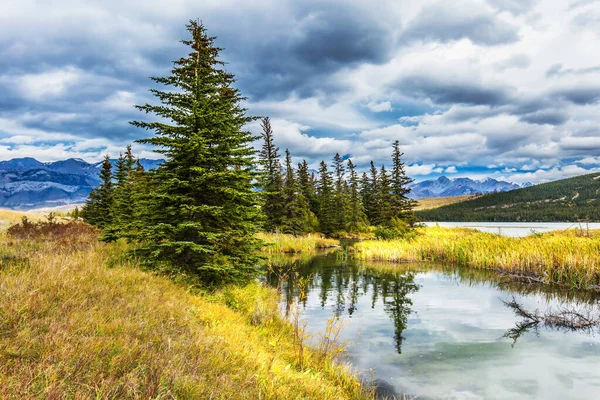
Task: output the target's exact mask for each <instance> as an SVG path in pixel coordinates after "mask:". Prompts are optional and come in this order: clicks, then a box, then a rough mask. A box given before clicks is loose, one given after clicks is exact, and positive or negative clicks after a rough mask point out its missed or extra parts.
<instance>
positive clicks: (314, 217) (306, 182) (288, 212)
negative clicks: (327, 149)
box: [259, 117, 415, 235]
mask: <svg viewBox="0 0 600 400" xmlns="http://www.w3.org/2000/svg"><path fill="white" fill-rule="evenodd" d="M261 126H262V132H261V135H262V138H263V146H262V149H261V151H260V153H259V158H260V166H261V171H262V175H261V178H260V184H259V186H260V189H261V195H262V198H263V210H264V213H265V216H266V225H265V229H266V230H268V231H281V232H284V233H291V234H304V233H308V232H315V231H320V232H322V233H325V234H328V235H331V234H336V233H337V234H340V233H345V232H349V233H360V232H364V231H367V230H369V227H370V226H372V225H374V226H380V227H390V228H391V227H393V226H394V225H397V224H398V221H404V222H405V223H406V224H409V225H410V224H412V223H413V222H414V216H413V212H412V209H413V208H414V206H415V202H414V201H413V200H411V199H409V198H408V197H407V194H408V193H409V192H410V188H409V186H408V185H409V184H410V183H411V182H412V180H411V179H410V178H409V177H408V176H407V175H406V169H405V164H404V163H403V162H402V156H403V153H402V152H401V151H400V143H399V142H398V141H397V140H396V141H395V142H394V143H393V145H392V169H391V171H390V172H388V170H387V169H386V168H385V165H382V166H381V168H380V169H378V168H377V167H376V166H375V164H374V163H373V161H371V168H370V174H367V173H366V172H364V173H363V174H362V176H361V177H359V174H358V172H357V171H356V165H355V164H354V163H353V162H352V160H351V159H348V160H344V158H343V157H342V156H341V155H340V154H339V153H337V154H336V155H335V156H334V157H333V162H332V164H331V169H332V171H330V170H329V168H328V165H327V163H326V162H325V161H321V163H320V165H319V170H318V173H317V175H315V173H314V172H311V171H310V170H309V168H308V164H307V162H306V160H303V161H302V162H301V163H299V164H298V165H297V168H294V166H293V165H292V160H291V154H290V151H289V149H286V150H285V161H284V163H285V165H284V166H283V168H282V166H281V163H280V154H279V148H278V147H277V146H276V145H275V143H274V133H273V129H272V127H271V122H270V120H269V118H268V117H265V118H263V120H262V124H261Z"/></svg>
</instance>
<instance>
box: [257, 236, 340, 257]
mask: <svg viewBox="0 0 600 400" xmlns="http://www.w3.org/2000/svg"><path fill="white" fill-rule="evenodd" d="M257 236H258V238H259V239H261V240H262V241H263V242H264V243H265V247H264V249H263V251H264V252H265V253H268V254H274V253H311V252H314V251H316V250H319V249H327V248H331V247H336V246H339V244H340V242H339V240H336V239H328V238H325V237H323V236H321V235H319V234H317V233H313V234H309V235H306V236H294V235H286V234H283V233H259V234H258V235H257Z"/></svg>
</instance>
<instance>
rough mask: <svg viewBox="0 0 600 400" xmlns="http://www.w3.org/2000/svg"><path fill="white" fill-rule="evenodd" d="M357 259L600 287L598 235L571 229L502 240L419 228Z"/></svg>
mask: <svg viewBox="0 0 600 400" xmlns="http://www.w3.org/2000/svg"><path fill="white" fill-rule="evenodd" d="M355 249H356V254H355V257H357V258H359V259H365V260H382V261H383V260H384V261H394V262H402V261H440V262H452V263H458V264H461V265H467V266H470V267H474V268H490V269H500V270H503V271H506V272H507V273H511V274H516V275H531V276H535V277H538V278H540V279H541V280H543V281H545V282H547V283H558V284H563V285H567V286H572V287H576V288H597V287H600V233H599V232H598V231H584V230H569V231H555V232H549V233H544V234H533V235H530V236H527V237H523V238H512V237H505V236H501V235H498V234H492V233H484V232H479V231H476V230H472V229H466V228H440V227H428V228H420V229H419V230H418V234H417V236H416V238H414V239H412V240H395V241H363V242H360V243H357V244H356V245H355Z"/></svg>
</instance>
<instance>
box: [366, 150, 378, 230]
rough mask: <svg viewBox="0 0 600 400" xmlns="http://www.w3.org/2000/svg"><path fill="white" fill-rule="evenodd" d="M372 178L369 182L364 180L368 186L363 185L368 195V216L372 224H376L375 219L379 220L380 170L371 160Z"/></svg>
mask: <svg viewBox="0 0 600 400" xmlns="http://www.w3.org/2000/svg"><path fill="white" fill-rule="evenodd" d="M370 172H371V173H370V178H369V180H368V182H366V181H364V182H363V186H364V184H366V188H365V187H363V193H364V194H365V195H366V197H367V199H366V201H365V210H366V214H367V218H368V219H369V222H370V223H371V224H374V225H376V223H375V221H376V220H379V204H378V200H379V196H378V192H379V188H378V185H377V184H378V179H379V177H378V172H377V167H375V163H374V162H373V161H371V169H370Z"/></svg>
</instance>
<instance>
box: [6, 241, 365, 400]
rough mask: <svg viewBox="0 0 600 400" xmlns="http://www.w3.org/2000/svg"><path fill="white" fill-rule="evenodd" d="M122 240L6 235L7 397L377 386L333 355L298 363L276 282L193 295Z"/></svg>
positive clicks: (346, 394)
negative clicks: (135, 256)
mask: <svg viewBox="0 0 600 400" xmlns="http://www.w3.org/2000/svg"><path fill="white" fill-rule="evenodd" d="M123 249H124V245H123V244H112V245H107V244H101V243H96V242H91V243H90V244H89V246H88V247H87V248H81V247H79V249H78V250H73V249H70V248H68V247H57V246H56V245H55V244H54V243H49V242H44V243H40V242H33V241H21V240H9V239H8V238H6V237H5V236H1V237H0V398H2V399H11V398H15V399H21V398H27V399H36V398H39V399H58V398H103V399H108V398H111V399H112V398H119V399H121V398H140V399H141V398H143V399H149V398H153V399H165V398H178V399H201V398H207V399H208V398H213V399H230V398H231V399H300V398H302V399H305V398H306V399H308V398H314V399H342V398H365V397H367V395H365V394H364V392H363V391H362V390H361V388H360V385H359V383H358V380H357V379H356V378H355V377H353V376H352V375H350V374H348V373H347V371H346V370H345V369H343V368H342V367H339V366H336V365H335V363H333V361H332V359H331V358H327V357H325V358H324V357H318V356H317V352H316V351H314V350H310V349H304V355H303V362H302V365H300V362H299V360H298V354H297V353H298V349H297V344H296V343H294V336H293V328H292V326H291V324H290V323H288V322H284V321H282V320H281V319H280V318H279V313H278V310H277V306H278V298H277V294H276V292H275V291H274V290H273V289H271V288H266V287H262V286H259V285H258V284H251V285H249V286H247V287H244V288H235V287H233V288H227V289H225V290H223V291H222V292H219V293H217V294H211V295H208V294H205V295H199V294H193V293H191V292H190V291H189V290H186V288H185V287H182V286H181V285H178V284H175V283H173V282H172V281H171V280H169V279H167V278H166V277H161V276H156V275H153V274H150V273H147V272H144V271H141V270H140V269H138V268H137V267H136V265H135V264H133V263H132V262H130V261H123V260H122V259H121V258H119V257H118V255H119V254H120V253H121V252H122V250H123ZM107 265H110V266H111V267H108V266H107Z"/></svg>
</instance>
